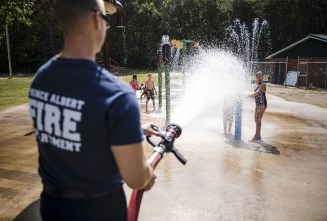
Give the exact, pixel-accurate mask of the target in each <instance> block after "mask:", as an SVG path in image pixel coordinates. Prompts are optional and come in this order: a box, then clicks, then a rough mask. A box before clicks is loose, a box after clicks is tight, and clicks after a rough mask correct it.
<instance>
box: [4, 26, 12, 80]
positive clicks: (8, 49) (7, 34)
mask: <svg viewBox="0 0 327 221" xmlns="http://www.w3.org/2000/svg"><path fill="white" fill-rule="evenodd" d="M5 29H6V39H7V52H8V66H9V79H10V78H12V67H11V55H10V45H9V31H8V25H5Z"/></svg>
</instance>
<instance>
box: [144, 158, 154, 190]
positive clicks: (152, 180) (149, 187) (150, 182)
mask: <svg viewBox="0 0 327 221" xmlns="http://www.w3.org/2000/svg"><path fill="white" fill-rule="evenodd" d="M148 164H149V167H150V163H149V161H148ZM150 171H151V178H150V179H149V181H148V183H147V184H146V185H145V187H144V189H143V190H144V191H148V190H150V189H151V188H152V187H153V185H154V183H155V180H156V178H157V176H156V175H155V174H154V173H153V169H152V168H151V170H150Z"/></svg>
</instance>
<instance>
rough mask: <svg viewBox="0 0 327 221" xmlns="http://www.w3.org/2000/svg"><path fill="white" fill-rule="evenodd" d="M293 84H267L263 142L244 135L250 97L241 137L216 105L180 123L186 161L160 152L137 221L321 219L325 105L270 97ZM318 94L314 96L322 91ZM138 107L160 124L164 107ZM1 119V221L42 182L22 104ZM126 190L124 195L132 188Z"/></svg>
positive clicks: (326, 192)
mask: <svg viewBox="0 0 327 221" xmlns="http://www.w3.org/2000/svg"><path fill="white" fill-rule="evenodd" d="M293 90H294V91H295V90H297V89H293V88H291V89H289V88H282V87H273V86H269V87H268V109H267V111H266V113H265V115H264V121H263V127H262V138H263V142H261V143H255V144H253V143H249V142H248V141H247V140H249V139H250V138H251V136H252V135H253V132H254V129H253V127H254V122H253V108H254V104H253V101H252V100H246V101H244V107H243V108H244V113H243V132H242V140H241V141H235V140H234V139H233V136H224V135H222V126H221V125H222V122H221V121H220V120H219V116H217V112H215V111H214V110H207V112H206V114H203V115H201V118H200V119H199V121H194V122H192V124H186V125H181V126H182V127H183V133H182V136H181V137H180V138H178V140H177V141H176V147H177V148H179V150H180V151H181V152H182V153H183V154H184V156H185V157H186V158H187V159H188V163H187V165H186V166H182V165H181V164H180V163H179V162H178V161H177V160H176V159H175V158H174V157H173V156H172V155H171V154H168V155H167V156H166V157H165V159H164V160H163V161H162V162H161V163H160V165H159V166H158V168H157V169H156V174H157V177H158V178H157V181H156V185H155V187H154V188H153V190H152V191H150V192H147V193H146V194H145V195H144V198H143V201H142V206H141V213H140V220H169V221H170V220H178V221H180V220H187V221H190V220H194V221H196V220H276V221H277V220H288V221H292V220H294V221H295V220H296V221H301V220H303V221H307V220H321V221H323V220H327V210H326V208H327V186H326V183H327V163H326V162H327V109H326V108H322V107H318V106H315V105H311V104H305V101H306V100H305V99H303V100H301V102H303V103H298V102H290V101H285V100H284V99H282V98H279V97H276V96H273V95H272V94H276V93H280V94H283V93H292V94H294V93H293ZM287 91H289V92H287ZM174 93H175V94H178V93H180V91H178V90H176V91H173V92H172V96H174ZM296 93H297V92H296ZM287 96H289V98H290V99H293V97H294V96H293V95H287ZM309 96H311V95H309ZM317 96H318V97H319V98H317V100H316V102H318V101H319V99H322V100H324V97H323V96H326V95H325V94H323V95H321V96H322V98H320V94H318V95H317ZM299 97H300V95H299ZM304 97H306V96H304ZM309 100H310V99H309ZM324 102H326V101H324ZM177 103H178V101H174V102H173V104H172V105H175V104H177ZM150 109H151V108H150ZM144 110H145V109H144V102H143V103H142V104H141V112H142V122H143V123H145V122H154V123H156V124H158V125H164V124H165V113H164V112H161V113H159V112H153V113H150V114H146V113H144ZM176 123H178V122H176ZM0 125H1V127H0V220H1V221H3V220H12V219H13V218H14V217H15V216H16V215H17V214H18V213H20V212H21V211H22V210H23V209H24V208H25V207H27V206H28V205H29V204H30V203H32V202H34V201H35V200H36V199H37V198H38V197H39V193H40V191H41V184H40V179H39V177H38V175H37V164H38V163H37V148H36V143H35V138H34V137H33V135H29V136H24V135H27V134H28V133H29V132H30V131H31V130H32V128H31V124H30V120H29V117H28V108H27V105H21V106H17V107H14V108H10V109H7V110H4V111H2V112H0ZM145 148H146V153H147V155H150V154H151V152H152V148H151V147H150V146H149V145H148V144H146V143H145ZM125 190H126V194H127V199H129V196H130V193H131V190H130V189H129V188H127V187H125Z"/></svg>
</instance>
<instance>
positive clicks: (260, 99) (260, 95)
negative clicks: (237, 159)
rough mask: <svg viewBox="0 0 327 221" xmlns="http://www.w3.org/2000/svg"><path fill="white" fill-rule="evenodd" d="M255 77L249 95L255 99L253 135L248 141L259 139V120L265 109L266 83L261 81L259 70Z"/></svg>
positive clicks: (261, 75)
mask: <svg viewBox="0 0 327 221" xmlns="http://www.w3.org/2000/svg"><path fill="white" fill-rule="evenodd" d="M255 77H256V86H255V89H254V93H252V94H251V95H250V96H252V97H254V99H255V106H256V107H255V113H254V120H255V125H256V128H255V135H254V137H253V138H252V139H251V140H250V142H256V141H260V140H261V121H262V117H263V114H264V112H265V111H266V109H267V98H266V84H264V83H263V74H262V72H261V71H258V72H257V73H256V75H255Z"/></svg>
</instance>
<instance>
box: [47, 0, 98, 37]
mask: <svg viewBox="0 0 327 221" xmlns="http://www.w3.org/2000/svg"><path fill="white" fill-rule="evenodd" d="M98 7H99V6H98V1H97V0H54V1H53V9H54V14H55V17H56V19H57V21H58V23H59V26H60V28H61V30H62V31H63V32H67V31H69V30H72V29H74V28H75V27H76V25H77V24H78V22H79V21H80V20H82V19H83V18H85V16H86V15H87V14H88V13H91V11H92V9H98Z"/></svg>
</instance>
